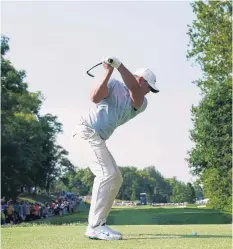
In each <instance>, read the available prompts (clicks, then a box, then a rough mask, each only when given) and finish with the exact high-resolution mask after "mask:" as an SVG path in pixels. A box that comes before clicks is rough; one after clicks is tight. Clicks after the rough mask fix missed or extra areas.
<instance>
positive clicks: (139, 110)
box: [135, 97, 147, 114]
mask: <svg viewBox="0 0 233 249" xmlns="http://www.w3.org/2000/svg"><path fill="white" fill-rule="evenodd" d="M146 107H147V99H146V98H145V97H144V102H143V104H142V106H141V107H140V108H139V109H138V110H137V111H135V112H136V114H139V113H141V112H144V111H145V110H146Z"/></svg>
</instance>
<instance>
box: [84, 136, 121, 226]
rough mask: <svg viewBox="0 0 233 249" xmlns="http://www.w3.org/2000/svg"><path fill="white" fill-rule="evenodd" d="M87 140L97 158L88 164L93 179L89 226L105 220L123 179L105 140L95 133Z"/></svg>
mask: <svg viewBox="0 0 233 249" xmlns="http://www.w3.org/2000/svg"><path fill="white" fill-rule="evenodd" d="M88 141H89V144H90V145H91V147H92V149H93V151H94V153H95V156H96V159H97V161H96V162H95V164H94V165H91V166H90V169H91V171H92V172H93V174H94V175H95V180H94V184H93V189H92V200H91V208H90V212H89V217H88V223H89V226H90V227H95V226H98V225H100V224H101V223H105V222H106V219H107V216H108V214H109V212H110V209H111V207H112V205H113V202H114V200H115V197H116V195H117V193H118V191H119V189H120V186H121V184H122V181H123V179H122V176H121V173H120V170H119V168H118V167H117V165H116V163H115V160H114V159H113V157H112V155H111V153H110V152H109V150H108V148H107V146H106V143H105V141H103V140H102V139H101V138H100V137H99V135H97V134H95V135H94V136H92V137H91V138H90V139H89V140H88Z"/></svg>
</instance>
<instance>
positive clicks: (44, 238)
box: [2, 207, 232, 249]
mask: <svg viewBox="0 0 233 249" xmlns="http://www.w3.org/2000/svg"><path fill="white" fill-rule="evenodd" d="M86 220H87V210H84V211H82V212H80V213H77V214H73V215H70V216H66V217H62V218H51V219H47V220H41V221H39V222H37V224H35V222H32V223H27V224H25V225H24V226H23V224H22V225H20V226H14V227H4V228H2V248H3V249H8V248H9V249H42V248H43V249H44V248H46V249H55V248H56V249H66V248H67V249H75V248H80V249H85V248H87V249H114V248H119V249H121V248H122V249H124V248H127V249H136V248H137V249H141V248H142V249H147V248H148V249H150V248H151V249H152V248H153V249H154V248H160V249H161V248H169V249H173V248H180V249H184V248H188V249H192V248H196V249H202V248H203V249H206V248H210V249H214V248H216V249H219V248H222V249H228V248H229V249H230V248H231V243H232V237H231V225H230V223H231V215H230V214H224V213H220V212H216V211H213V210H208V209H201V210H200V209H197V208H180V209H179V208H164V209H163V208H148V207H147V208H144V207H132V208H114V209H113V210H112V212H111V214H110V217H109V224H112V228H115V229H118V230H119V231H120V232H122V233H123V240H121V241H98V240H89V239H87V238H85V236H84V232H85V227H86V226H85V224H84V223H85V222H86ZM38 223H43V224H38ZM193 231H195V232H197V236H193V235H192V232H193Z"/></svg>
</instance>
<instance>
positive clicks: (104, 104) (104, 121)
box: [73, 57, 159, 240]
mask: <svg viewBox="0 0 233 249" xmlns="http://www.w3.org/2000/svg"><path fill="white" fill-rule="evenodd" d="M103 66H104V68H105V71H106V72H105V75H104V77H103V79H102V80H101V82H100V83H99V85H97V86H96V87H95V88H94V89H93V91H92V93H91V96H90V98H91V101H92V102H94V103H95V104H96V107H95V108H94V109H91V110H90V112H89V113H88V115H87V116H83V117H81V121H80V123H79V124H78V127H79V128H78V130H79V134H78V133H73V136H77V137H78V136H81V138H82V139H84V140H85V141H87V142H88V144H89V146H90V147H91V149H92V151H93V152H94V154H95V157H96V159H95V161H96V162H95V164H94V165H92V166H90V169H91V171H92V172H93V174H94V175H95V179H94V184H93V189H92V199H91V207H90V211H89V217H88V227H87V230H86V233H85V235H86V236H87V237H88V238H90V239H101V240H119V239H122V235H121V233H120V232H118V231H115V230H113V229H111V228H110V227H108V226H107V225H106V221H107V217H108V214H109V212H110V209H111V207H112V205H113V202H114V199H115V197H116V195H117V193H118V191H119V189H120V187H121V184H122V181H123V179H122V176H121V173H120V170H119V168H118V166H117V164H116V162H115V160H114V158H113V156H112V155H111V153H110V151H109V150H108V148H107V146H106V140H107V139H109V137H110V136H111V135H112V133H113V132H114V130H115V129H116V128H117V127H118V126H120V125H122V124H124V123H126V122H127V121H129V120H130V119H132V118H134V117H136V116H137V115H138V114H139V113H141V112H143V111H144V110H145V109H146V107H147V100H146V98H145V95H146V94H147V93H149V92H153V93H157V92H159V89H158V88H157V86H156V77H155V75H154V73H153V72H152V71H151V70H150V69H146V68H141V69H139V70H137V71H136V72H135V73H134V74H132V73H131V72H130V71H129V70H128V69H127V68H126V67H125V66H124V65H123V64H122V63H121V62H120V61H119V60H118V59H117V58H115V57H108V58H106V59H105V60H103ZM114 68H116V69H117V70H118V71H119V73H120V74H121V77H122V79H123V82H120V81H118V80H116V79H113V78H111V75H112V73H113V70H114Z"/></svg>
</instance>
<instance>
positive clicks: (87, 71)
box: [87, 71, 95, 77]
mask: <svg viewBox="0 0 233 249" xmlns="http://www.w3.org/2000/svg"><path fill="white" fill-rule="evenodd" d="M87 74H88V75H89V76H91V77H95V76H94V75H92V74H90V73H89V71H87Z"/></svg>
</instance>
